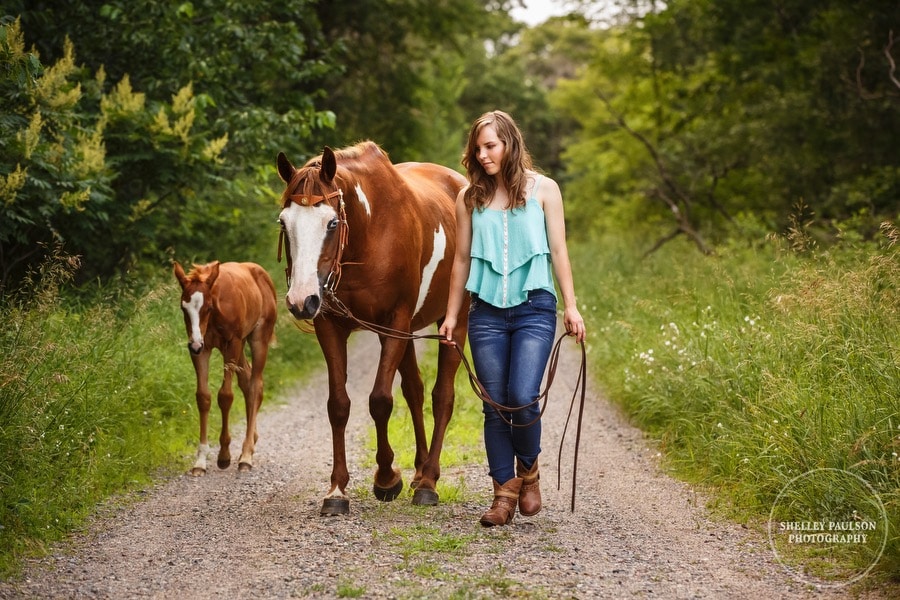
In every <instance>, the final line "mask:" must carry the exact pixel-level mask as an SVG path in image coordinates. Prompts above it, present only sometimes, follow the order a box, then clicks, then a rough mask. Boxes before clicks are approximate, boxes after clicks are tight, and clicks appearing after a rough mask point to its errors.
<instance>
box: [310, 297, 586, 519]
mask: <svg viewBox="0 0 900 600" xmlns="http://www.w3.org/2000/svg"><path fill="white" fill-rule="evenodd" d="M328 295H329V297H330V298H329V304H332V305H333V307H334V308H335V309H336V310H335V313H336V314H338V315H340V316H343V317H345V318H348V319H350V320H351V321H353V322H354V323H356V324H357V325H359V326H360V327H362V328H363V329H368V330H369V331H371V332H373V333H376V334H378V335H380V336H384V337H389V338H394V339H398V340H407V341H413V340H437V341H439V342H442V341H446V338H445V337H443V336H441V335H439V334H415V333H410V332H407V331H402V330H399V329H393V328H391V327H386V326H384V325H379V324H377V323H370V322H368V321H363V320H362V319H359V318H357V317H356V316H355V315H354V314H353V313H352V312H350V309H349V308H347V306H346V305H345V304H344V303H343V302H341V300H340V299H339V298H338V297H337V296H336V295H335V293H334V292H333V291H331V290H328ZM569 335H570V334H569V333H563V334H561V335H560V336H559V338H557V340H556V343H555V344H554V345H553V350H552V351H551V352H550V359H549V361H548V367H549V368H548V370H547V383H546V384H545V385H544V389H543V391H542V392H541V394H540V395H539V396H538V397H537V398H535V399H534V400H532V401H531V402H529V403H528V404H526V405H524V406H518V407H509V406H503V405H502V404H498V403H497V402H495V401H494V400H493V399H491V397H490V395H489V394H488V392H487V390H486V389H485V388H484V385H483V384H482V383H481V382H480V381H479V380H478V377H477V376H476V375H475V371H474V369H473V368H472V366H471V365H470V364H469V361H468V359H467V358H466V355H465V353H464V352H463V350H462V348H461V347H460V346H459V345H458V344H456V343H453V344H451V345H452V346H453V348H455V349H456V353H457V354H459V358H460V360H461V361H462V364H463V366H464V367H465V369H466V374H467V376H468V378H469V385H471V386H472V390H473V391H474V392H475V395H476V396H478V397H479V398H480V399H481V400H482V401H483V402H485V403H487V404H488V405H490V406H491V407H492V408H493V409H494V410H495V411H497V414H499V415H500V418H501V419H503V421H504V422H505V423H506V424H507V425H509V426H511V427H531V426H532V425H534V424H535V423H537V422H538V421H539V420H540V419H541V417H543V415H544V411H545V410H547V401H548V400H549V399H550V386H551V385H552V384H553V379H554V378H555V377H556V369H557V365H558V363H559V354H560V350H561V347H562V341H563V340H564V339H565V338H567V337H568V336H569ZM579 345H580V346H581V366H580V367H579V372H578V378H577V379H576V380H575V391H574V392H573V393H572V400H571V401H570V402H569V411H568V414H567V415H566V423H565V425H564V427H563V434H562V438H561V439H560V441H559V454H558V456H557V465H556V466H557V470H556V489H560V481H561V476H562V475H561V472H562V451H563V444H564V442H565V440H566V432H567V431H568V429H569V422H570V421H571V420H572V409H573V408H574V406H575V399H576V397H578V396H579V392H580V399H579V403H578V420H577V424H576V429H575V452H574V457H573V463H572V504H571V510H572V512H575V490H576V483H577V482H576V480H577V475H578V449H579V447H580V446H581V424H582V421H583V417H584V403H585V397H586V395H587V354H586V351H585V348H584V342H583V341H582V342H579ZM542 401H543V404H542V405H541V412H540V414H539V415H538V416H537V417H535V419H534V420H532V421H530V422H529V423H521V424H517V423H513V422H512V420H511V415H510V418H507V417H506V416H505V415H504V413H514V412H519V411H522V410H525V409H526V408H529V407H531V406H534V405H535V404H539V403H541V402H542Z"/></svg>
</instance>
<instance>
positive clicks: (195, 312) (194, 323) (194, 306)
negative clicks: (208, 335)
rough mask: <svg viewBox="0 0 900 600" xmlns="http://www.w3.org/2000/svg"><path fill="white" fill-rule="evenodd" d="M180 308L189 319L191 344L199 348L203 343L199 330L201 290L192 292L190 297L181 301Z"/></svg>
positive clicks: (201, 301)
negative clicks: (185, 300)
mask: <svg viewBox="0 0 900 600" xmlns="http://www.w3.org/2000/svg"><path fill="white" fill-rule="evenodd" d="M181 308H182V309H184V312H185V314H187V316H188V318H189V319H190V320H191V345H192V346H194V347H196V348H199V347H200V346H202V345H203V334H202V333H201V332H200V309H201V308H203V292H194V293H193V294H191V299H190V300H188V301H187V302H182V303H181Z"/></svg>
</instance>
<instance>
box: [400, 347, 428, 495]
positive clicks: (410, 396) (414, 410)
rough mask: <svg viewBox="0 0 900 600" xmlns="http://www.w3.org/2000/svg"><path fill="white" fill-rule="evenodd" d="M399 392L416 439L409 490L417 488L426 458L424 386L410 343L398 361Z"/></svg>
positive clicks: (414, 351)
mask: <svg viewBox="0 0 900 600" xmlns="http://www.w3.org/2000/svg"><path fill="white" fill-rule="evenodd" d="M399 372H400V390H401V391H402V392H403V397H404V398H405V399H406V404H407V406H409V413H410V415H411V416H412V422H413V433H414V434H415V438H416V458H415V467H416V474H415V476H414V477H413V480H412V482H411V483H410V484H409V486H410V487H411V488H418V487H419V482H420V481H421V479H422V465H424V464H425V460H426V459H427V458H428V439H427V438H426V437H425V417H424V414H423V408H424V405H425V385H424V384H423V383H422V375H421V373H420V372H419V364H418V361H417V359H416V345H415V344H414V343H412V342H409V343H407V344H406V351H405V352H404V353H403V359H402V360H401V361H400V367H399Z"/></svg>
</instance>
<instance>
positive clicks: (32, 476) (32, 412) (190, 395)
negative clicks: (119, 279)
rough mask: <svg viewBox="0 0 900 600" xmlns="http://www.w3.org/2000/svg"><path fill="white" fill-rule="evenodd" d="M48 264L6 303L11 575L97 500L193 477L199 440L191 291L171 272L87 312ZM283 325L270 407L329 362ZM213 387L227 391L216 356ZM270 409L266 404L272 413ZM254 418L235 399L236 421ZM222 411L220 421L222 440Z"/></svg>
mask: <svg viewBox="0 0 900 600" xmlns="http://www.w3.org/2000/svg"><path fill="white" fill-rule="evenodd" d="M70 266H71V265H70V264H69V263H68V262H67V261H66V260H65V259H64V258H60V257H57V259H55V260H54V261H51V262H49V263H48V264H47V265H46V266H45V271H44V274H43V276H41V277H38V278H36V281H35V283H34V284H33V285H32V287H31V288H30V289H29V290H27V294H26V295H23V296H22V298H25V300H24V301H22V302H16V301H14V299H9V301H8V302H6V303H5V304H3V305H2V306H0V319H2V322H3V323H4V325H3V328H2V329H0V576H7V575H9V574H11V573H13V572H15V571H16V570H17V569H18V567H19V564H20V560H21V559H22V558H23V557H25V556H29V555H37V554H41V553H42V552H44V551H45V550H46V548H47V545H48V543H50V542H52V541H54V540H58V539H61V538H62V537H64V536H65V535H67V534H68V533H70V532H71V531H72V530H74V529H75V528H77V527H78V526H79V525H80V524H81V523H83V521H84V519H85V518H86V517H87V516H88V515H89V514H90V513H91V511H92V510H93V509H94V508H95V507H96V505H97V503H98V502H101V501H103V500H105V499H106V498H109V497H110V496H113V495H116V494H123V493H126V492H128V491H129V490H135V489H140V488H142V487H145V486H146V485H148V484H149V483H150V482H151V481H152V479H153V478H154V477H156V476H159V475H165V474H171V473H175V472H178V471H180V470H183V469H186V468H187V467H188V466H189V464H190V460H191V458H192V455H193V452H194V449H195V448H196V444H197V437H198V417H197V408H196V404H195V400H194V392H195V386H194V380H195V378H194V371H193V367H192V366H191V361H190V358H189V356H188V353H187V350H186V347H185V344H186V339H187V338H186V334H185V331H184V324H183V322H182V317H181V310H180V308H179V297H180V290H179V289H178V286H177V284H176V282H175V280H174V278H172V277H169V276H168V275H169V274H168V273H165V274H161V275H160V280H159V282H158V283H156V284H155V285H152V286H151V288H150V291H149V292H147V293H143V294H141V295H139V296H137V297H129V296H128V295H127V294H123V293H118V294H113V293H112V290H109V292H110V294H111V295H113V296H114V297H113V299H109V300H106V301H104V302H101V303H96V304H92V305H91V306H89V307H83V306H79V305H78V303H77V302H74V301H73V300H72V299H71V298H66V297H64V296H63V295H62V294H60V292H59V288H60V286H61V285H64V284H65V282H66V281H67V279H68V277H69V275H70V271H69V267H70ZM291 329H293V326H292V325H290V321H289V320H288V319H287V317H285V318H284V321H280V322H279V325H278V338H279V342H278V346H277V347H276V348H274V349H273V350H272V351H271V352H270V361H269V364H268V367H267V369H266V403H273V402H276V401H277V399H278V395H279V392H281V391H283V390H285V388H286V386H290V385H291V384H293V383H294V382H296V380H297V378H298V377H299V376H301V375H302V374H304V373H306V372H308V371H310V370H312V369H317V368H319V367H320V365H321V364H322V359H321V358H320V357H321V353H320V351H319V349H318V346H317V345H316V343H315V339H314V338H313V337H312V336H306V335H301V334H299V333H297V332H295V331H291ZM213 356H214V359H213V361H212V366H211V373H212V376H211V386H212V390H213V394H215V393H216V390H217V389H218V385H219V383H220V382H221V379H220V378H221V372H222V371H221V369H222V359H221V356H219V355H218V353H214V354H213ZM265 407H266V404H264V405H263V410H265ZM243 413H244V408H243V398H242V396H241V395H240V392H239V391H237V392H236V399H235V404H234V407H233V409H232V414H233V419H241V418H242V416H243ZM220 425H221V419H220V417H219V413H218V409H217V408H215V405H214V408H213V410H212V411H211V413H210V433H211V438H212V439H215V438H217V437H218V432H219V428H220Z"/></svg>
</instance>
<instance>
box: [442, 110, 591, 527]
mask: <svg viewBox="0 0 900 600" xmlns="http://www.w3.org/2000/svg"><path fill="white" fill-rule="evenodd" d="M462 164H463V166H465V168H466V176H467V178H468V180H469V185H468V186H467V187H465V188H463V190H462V191H460V193H459V195H458V196H457V199H456V218H457V230H456V231H457V234H456V235H457V242H456V256H455V258H454V263H453V272H452V274H451V276H450V296H449V298H448V301H447V314H446V317H445V319H444V322H443V324H442V325H441V328H440V334H441V335H442V336H444V337H445V338H446V342H445V343H453V340H452V332H453V328H454V327H455V325H456V322H457V318H458V315H459V310H460V307H461V306H462V304H463V298H464V295H465V293H466V292H468V293H470V294H471V305H470V309H469V310H470V312H469V331H468V336H469V343H470V348H471V352H472V360H473V362H474V365H475V373H476V375H477V376H478V379H479V380H480V381H481V383H482V384H483V385H484V387H485V389H486V391H487V392H488V394H489V396H490V397H491V399H492V400H493V401H494V402H496V403H498V404H500V405H502V406H508V407H510V408H516V407H522V406H525V405H527V404H529V403H532V402H534V400H535V399H536V398H537V397H538V396H539V395H540V385H541V380H542V379H543V376H544V369H545V367H546V365H547V360H548V359H549V357H550V352H551V350H552V346H553V341H554V338H555V333H556V304H557V297H556V290H555V285H554V278H553V276H554V275H555V277H556V284H557V285H558V286H559V291H560V294H561V295H562V301H563V306H564V313H563V323H564V325H565V328H566V331H567V332H568V333H569V334H570V335H573V336H575V337H576V339H577V340H578V341H583V340H584V337H585V328H584V320H583V319H582V318H581V315H580V314H579V312H578V308H577V306H576V304H575V288H574V284H573V281H572V267H571V263H570V262H569V252H568V249H567V247H566V228H565V221H564V218H563V203H562V196H561V195H560V192H559V186H558V185H557V183H556V182H555V181H553V180H552V179H550V178H549V177H545V176H543V175H541V174H539V173H537V172H535V171H534V170H533V168H532V164H531V157H530V155H529V154H528V150H527V149H526V148H525V143H524V141H523V139H522V133H521V131H519V128H518V126H517V125H516V123H515V121H513V119H512V117H510V116H509V115H508V114H506V113H504V112H502V111H499V110H495V111H492V112H489V113H485V114H484V115H482V116H481V117H479V118H478V119H477V120H476V121H475V123H474V124H473V125H472V128H471V130H470V131H469V138H468V142H467V144H466V150H465V153H464V154H463V157H462ZM539 417H540V407H539V406H538V404H537V403H534V404H533V405H532V406H531V407H530V408H528V409H527V410H520V411H516V412H511V413H505V414H500V413H499V412H498V411H496V410H495V409H494V408H493V407H491V406H490V405H488V404H487V403H485V405H484V445H485V450H486V452H487V459H488V467H489V468H490V475H491V477H492V479H493V484H494V501H493V503H492V504H491V508H490V509H489V510H488V511H487V512H486V513H484V515H483V516H482V517H481V524H482V525H484V526H485V527H491V526H494V525H506V524H507V523H509V522H510V521H512V519H513V517H514V516H515V513H516V506H517V505H518V509H519V512H520V513H521V514H522V515H524V516H531V515H534V514H537V512H538V511H539V510H540V509H541V492H540V485H539V479H540V475H539V472H538V454H540V452H541V423H540V420H539ZM510 422H512V424H513V425H523V424H527V423H532V422H533V424H532V425H531V426H529V427H521V426H518V427H516V426H512V425H510Z"/></svg>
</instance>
